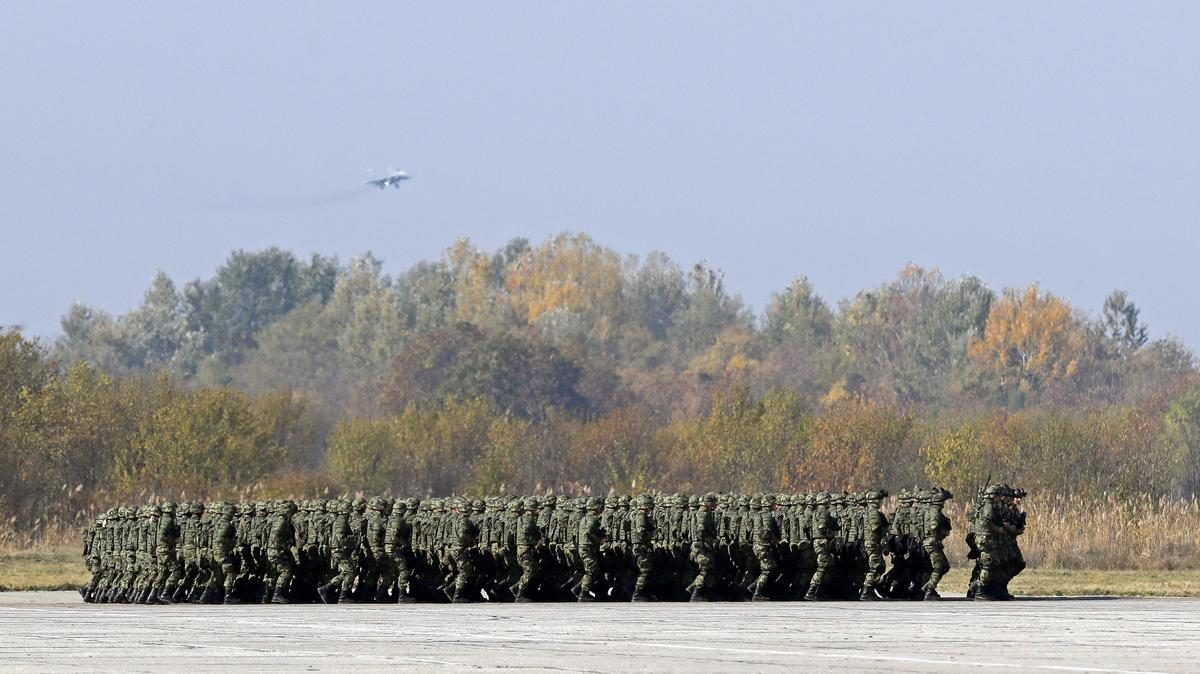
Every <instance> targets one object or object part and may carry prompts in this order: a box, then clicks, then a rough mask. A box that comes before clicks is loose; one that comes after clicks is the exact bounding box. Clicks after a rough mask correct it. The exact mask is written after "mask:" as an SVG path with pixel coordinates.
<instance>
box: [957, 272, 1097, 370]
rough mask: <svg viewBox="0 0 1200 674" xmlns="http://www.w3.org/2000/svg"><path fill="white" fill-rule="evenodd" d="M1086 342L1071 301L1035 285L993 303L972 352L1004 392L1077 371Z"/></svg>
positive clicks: (972, 345) (1083, 329)
mask: <svg viewBox="0 0 1200 674" xmlns="http://www.w3.org/2000/svg"><path fill="white" fill-rule="evenodd" d="M1087 342H1088V340H1087V332H1086V329H1085V327H1084V325H1083V322H1082V321H1081V320H1080V319H1079V318H1078V317H1077V316H1076V315H1075V314H1074V312H1072V310H1071V307H1070V305H1068V304H1067V303H1066V302H1064V301H1063V300H1061V299H1059V298H1057V297H1055V296H1054V295H1051V294H1050V293H1043V292H1042V291H1041V290H1040V289H1039V288H1038V286H1037V284H1034V285H1031V286H1029V287H1028V288H1026V289H1025V290H1023V291H1015V290H1008V291H1005V293H1004V297H1003V298H1001V299H1000V300H998V301H996V302H995V303H993V304H992V307H991V311H990V313H989V314H988V319H987V327H986V328H985V330H984V335H983V337H981V338H975V339H973V340H971V343H970V345H969V346H968V353H969V355H970V357H971V359H972V360H973V361H974V362H975V363H976V364H977V365H979V366H980V367H981V368H982V369H983V371H984V372H987V373H990V374H992V375H994V376H995V377H996V378H997V380H996V384H997V387H998V388H999V389H1000V390H1001V391H1002V392H1007V391H1012V390H1020V391H1022V392H1025V391H1037V390H1041V389H1043V388H1046V387H1048V386H1051V385H1053V384H1055V383H1058V382H1062V381H1067V380H1070V379H1071V378H1073V377H1074V376H1076V375H1077V374H1078V373H1079V371H1080V368H1081V367H1082V366H1083V364H1084V361H1085V359H1086V357H1087V349H1088V343H1087Z"/></svg>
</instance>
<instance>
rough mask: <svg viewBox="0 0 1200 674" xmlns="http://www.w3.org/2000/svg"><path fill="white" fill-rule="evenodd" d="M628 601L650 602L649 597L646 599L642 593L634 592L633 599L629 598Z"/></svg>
mask: <svg viewBox="0 0 1200 674" xmlns="http://www.w3.org/2000/svg"><path fill="white" fill-rule="evenodd" d="M629 601H637V602H642V601H650V597H647V596H646V594H645V593H644V592H638V591H636V590H635V591H634V592H633V598H631V599H630V600H629Z"/></svg>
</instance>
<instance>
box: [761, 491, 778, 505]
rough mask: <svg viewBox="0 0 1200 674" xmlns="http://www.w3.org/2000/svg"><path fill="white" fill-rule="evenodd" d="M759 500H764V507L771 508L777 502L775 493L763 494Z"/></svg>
mask: <svg viewBox="0 0 1200 674" xmlns="http://www.w3.org/2000/svg"><path fill="white" fill-rule="evenodd" d="M759 500H760V501H761V502H762V507H764V508H770V507H772V506H774V505H775V504H776V500H775V495H774V494H763V495H762V498H761V499H759Z"/></svg>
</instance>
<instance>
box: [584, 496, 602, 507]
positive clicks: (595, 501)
mask: <svg viewBox="0 0 1200 674" xmlns="http://www.w3.org/2000/svg"><path fill="white" fill-rule="evenodd" d="M588 510H604V499H602V498H600V497H599V496H593V497H592V498H590V499H588Z"/></svg>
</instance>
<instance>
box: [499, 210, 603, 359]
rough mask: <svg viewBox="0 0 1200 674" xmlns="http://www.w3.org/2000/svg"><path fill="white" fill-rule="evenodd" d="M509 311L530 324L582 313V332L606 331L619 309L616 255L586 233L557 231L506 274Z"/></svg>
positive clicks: (594, 334)
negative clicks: (509, 302) (512, 311)
mask: <svg viewBox="0 0 1200 674" xmlns="http://www.w3.org/2000/svg"><path fill="white" fill-rule="evenodd" d="M505 284H506V286H507V288H508V292H509V296H510V299H511V302H512V306H513V310H514V312H516V313H517V314H518V315H519V316H522V317H524V319H525V320H526V321H527V322H528V323H529V324H530V325H537V324H539V323H544V322H546V321H548V320H555V319H556V318H558V316H559V315H561V316H564V317H570V316H577V317H581V318H583V322H584V325H583V326H582V327H583V329H584V330H586V331H587V332H586V334H589V335H591V336H592V337H594V338H599V339H601V340H603V339H607V338H608V337H610V336H611V333H612V331H613V330H614V329H615V327H616V326H615V325H614V324H613V323H614V320H613V319H614V318H617V317H618V316H619V315H620V311H621V290H622V285H623V276H622V269H621V258H620V256H619V255H617V253H616V252H614V251H612V250H609V249H607V248H604V247H603V246H600V245H599V244H597V243H596V242H595V241H593V240H592V239H591V238H590V237H589V236H587V235H586V234H567V233H563V234H558V235H556V236H554V237H551V238H550V240H548V241H546V242H545V243H543V244H542V245H540V246H538V247H536V248H533V249H532V250H529V251H528V252H526V253H525V254H524V255H522V256H521V257H520V258H519V259H518V260H516V262H514V263H513V264H512V265H510V267H509V269H508V270H507V273H506V275H505Z"/></svg>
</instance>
